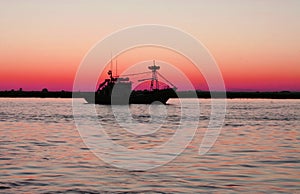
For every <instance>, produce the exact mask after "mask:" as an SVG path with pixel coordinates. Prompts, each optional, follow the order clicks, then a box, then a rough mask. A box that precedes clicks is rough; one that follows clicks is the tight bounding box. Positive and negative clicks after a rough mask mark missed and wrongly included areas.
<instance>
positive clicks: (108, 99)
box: [84, 61, 176, 104]
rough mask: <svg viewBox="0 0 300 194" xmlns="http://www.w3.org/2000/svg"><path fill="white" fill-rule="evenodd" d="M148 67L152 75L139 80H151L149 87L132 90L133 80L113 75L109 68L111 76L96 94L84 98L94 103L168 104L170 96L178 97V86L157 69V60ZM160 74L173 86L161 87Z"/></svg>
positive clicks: (101, 84) (100, 85)
mask: <svg viewBox="0 0 300 194" xmlns="http://www.w3.org/2000/svg"><path fill="white" fill-rule="evenodd" d="M148 69H149V70H151V72H152V77H151V78H145V79H141V80H138V81H140V82H142V81H147V80H148V81H149V80H150V88H149V89H146V90H138V91H136V90H132V82H131V81H130V79H129V77H119V76H113V72H112V70H109V71H108V75H109V78H108V79H105V80H104V81H103V82H102V83H100V84H99V87H98V89H97V91H96V92H95V94H93V95H86V96H84V98H85V100H86V101H87V102H88V103H94V104H151V103H153V102H160V103H163V104H166V103H167V101H168V100H169V98H171V97H176V93H175V91H176V87H175V86H174V85H173V84H172V83H171V82H169V81H168V80H167V79H166V78H164V77H163V76H162V75H161V74H160V73H159V72H158V71H157V70H159V69H160V66H157V65H155V61H153V65H151V66H148ZM143 73H145V72H143ZM143 73H136V74H131V75H138V74H143ZM148 73H149V72H148ZM158 76H160V77H161V78H162V79H163V80H165V81H166V82H167V83H168V84H170V85H171V86H172V88H171V87H170V86H169V85H165V86H164V88H160V86H159V85H160V84H159V81H158Z"/></svg>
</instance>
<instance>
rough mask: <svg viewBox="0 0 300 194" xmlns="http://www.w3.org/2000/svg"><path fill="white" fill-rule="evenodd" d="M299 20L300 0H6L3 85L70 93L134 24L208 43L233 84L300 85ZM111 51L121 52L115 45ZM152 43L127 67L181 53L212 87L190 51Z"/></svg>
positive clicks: (0, 44)
mask: <svg viewBox="0 0 300 194" xmlns="http://www.w3.org/2000/svg"><path fill="white" fill-rule="evenodd" d="M299 21H300V1H299V0H294V1H292V0H244V1H241V0H226V1H221V0H210V1H208V0H207V1H206V0H189V1H184V0H163V1H162V0H119V1H117V0H111V1H104V0H103V1H100V0H99V1H96V0H95V1H85V0H60V1H53V0H44V1H39V0H35V1H34V0H26V1H21V0H19V1H15V0H2V1H0V28H1V31H0V90H11V89H15V90H16V89H19V88H23V90H42V89H43V88H48V89H49V90H69V91H70V90H72V85H73V79H74V76H75V74H76V71H77V68H78V67H79V65H80V62H81V61H82V59H83V57H84V56H85V55H86V53H87V52H88V51H89V49H90V48H92V46H93V45H95V43H97V42H98V41H99V40H101V39H103V38H104V37H105V36H108V35H109V34H110V33H113V32H115V31H117V30H120V29H122V28H125V27H128V26H132V25H142V24H162V25H167V26H173V27H176V28H179V29H181V30H183V31H185V32H188V33H189V34H191V35H192V36H194V37H195V38H197V39H198V41H200V42H201V43H203V44H204V45H205V46H206V47H207V49H208V50H209V52H210V53H211V54H212V55H213V57H214V58H215V60H216V62H217V64H218V65H219V68H220V70H221V72H222V75H223V78H224V82H225V85H226V88H227V90H230V91H281V90H290V91H300V22H299ZM107 49H108V52H111V51H112V52H113V45H112V47H111V48H107ZM148 49H149V48H144V49H139V50H136V51H134V50H132V51H130V52H128V53H124V54H123V55H122V56H120V57H118V62H119V63H118V64H119V66H121V67H120V69H122V68H123V70H125V69H126V68H127V67H129V66H130V64H131V63H138V62H139V61H144V60H151V59H157V60H165V61H167V62H168V63H173V62H174V63H176V60H175V59H176V57H177V58H178V57H179V58H181V59H182V60H180V61H181V63H178V64H174V65H175V66H177V67H178V68H180V69H182V71H183V73H186V75H187V76H188V77H189V78H190V79H191V82H192V83H193V84H194V85H195V87H196V88H197V89H206V88H205V86H204V85H205V84H202V82H204V81H203V80H202V78H199V77H197V76H196V74H195V75H194V74H192V73H189V72H191V71H192V70H191V69H189V68H190V66H189V65H188V63H189V62H188V61H184V60H183V57H180V56H176V55H175V54H174V55H173V54H172V52H169V51H161V50H160V48H158V49H157V50H155V51H153V52H149V50H148ZM160 51H161V52H160ZM135 52H136V53H139V54H138V55H137V54H136V53H135ZM151 54H152V55H153V56H151ZM135 56H139V57H135ZM141 56H144V58H143V57H141ZM122 64H124V65H123V67H122ZM120 71H121V70H120ZM169 77H170V78H171V79H172V75H169ZM173 77H174V76H173ZM174 79H175V80H174V81H175V82H176V78H174ZM177 82H178V80H177ZM177 84H180V83H177ZM180 89H189V88H185V86H184V85H180Z"/></svg>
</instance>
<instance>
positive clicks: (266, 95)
mask: <svg viewBox="0 0 300 194" xmlns="http://www.w3.org/2000/svg"><path fill="white" fill-rule="evenodd" d="M91 93H93V92H70V91H47V90H43V91H19V90H17V91H14V90H11V91H0V98H72V97H73V98H83V96H84V95H86V94H91ZM177 93H178V94H179V95H180V97H181V98H194V97H195V93H194V91H178V92H177ZM212 93H213V94H214V95H213V98H223V95H221V94H223V93H222V92H212ZM197 97H198V98H211V93H210V92H208V91H197ZM174 98H177V96H174ZM226 98H251V99H259V98H260V99H300V92H289V91H281V92H226Z"/></svg>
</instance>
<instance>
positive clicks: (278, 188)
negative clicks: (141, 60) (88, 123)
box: [0, 98, 300, 193]
mask: <svg viewBox="0 0 300 194" xmlns="http://www.w3.org/2000/svg"><path fill="white" fill-rule="evenodd" d="M186 100H187V101H188V102H192V101H193V100H196V99H186ZM78 101H81V102H82V106H83V107H87V106H92V105H89V104H84V100H83V99H78ZM169 102H170V103H171V104H172V105H169V106H168V109H170V110H171V111H173V112H172V115H171V116H172V118H165V120H166V121H167V123H165V126H166V127H164V129H163V130H160V131H157V133H158V134H154V135H153V134H152V135H151V136H148V135H144V136H140V137H138V138H132V136H131V135H128V134H125V133H124V132H118V131H119V128H120V126H118V125H117V124H116V123H115V121H114V119H113V117H112V112H111V110H110V109H109V108H108V107H107V106H100V105H97V107H96V109H97V112H98V113H99V118H98V119H99V120H100V122H101V124H102V126H104V127H105V128H106V129H109V131H108V133H109V134H110V135H111V136H113V140H114V141H116V142H117V143H118V144H122V145H124V146H127V147H130V146H131V147H133V148H134V149H141V148H145V147H147V146H154V145H159V144H162V143H164V142H165V141H166V140H167V139H168V138H170V136H172V134H173V132H174V131H173V130H174V127H176V125H178V124H179V118H180V112H178V111H177V110H178V109H179V101H178V100H171V101H169ZM199 102H200V103H201V104H202V105H203V107H204V108H203V111H202V115H201V116H200V122H199V129H198V131H197V134H196V135H195V137H194V139H193V141H192V143H191V144H189V145H188V147H187V149H186V150H185V151H184V152H183V153H182V154H181V155H180V156H178V157H177V158H176V159H175V160H173V161H171V162H170V163H168V164H167V165H164V166H161V167H158V168H154V169H151V170H146V171H143V170H140V171H128V170H124V169H120V168H116V167H113V166H111V165H109V164H107V163H105V162H103V161H102V160H100V159H99V158H97V157H96V156H95V155H94V154H93V153H92V152H91V151H90V149H89V148H87V146H86V145H85V144H84V143H83V140H82V139H81V138H80V135H79V132H78V131H77V129H76V127H75V122H74V119H73V114H72V100H71V99H3V98H2V99H0V150H1V151H0V167H1V168H0V189H1V190H0V192H3V193H17V192H18V193H24V192H28V193H60V192H61V193H68V192H70V193H99V192H101V193H105V192H108V193H112V192H116V193H118V192H151V193H152V192H160V193H173V192H182V193H194V192H214V193H232V192H249V193H253V192H265V193H274V192H283V193H299V192H300V186H299V185H300V152H299V150H300V127H299V126H300V100H249V99H245V100H240V99H236V100H228V101H227V103H228V105H227V106H228V107H227V115H226V120H225V123H224V127H223V129H222V131H221V134H220V136H219V138H218V140H217V141H216V143H215V145H214V147H213V148H212V149H211V150H210V151H209V152H208V153H207V154H205V155H202V156H201V155H198V149H199V144H200V143H201V140H202V138H203V133H204V131H205V126H206V125H207V123H208V119H209V107H210V106H209V103H210V101H209V100H200V101H199ZM131 108H132V111H133V118H134V119H135V120H137V121H138V122H139V123H144V124H145V123H146V124H147V123H149V118H150V117H149V112H147V111H145V110H147V109H148V108H147V107H146V106H145V105H135V106H132V107H131ZM191 109H192V107H191ZM191 111H192V110H191ZM83 114H84V117H83V119H89V117H92V115H88V114H87V113H83ZM170 119H171V120H170ZM168 121H172V122H169V123H168ZM127 159H128V160H130V158H127ZM116 162H117V161H116Z"/></svg>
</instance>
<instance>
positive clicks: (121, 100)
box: [84, 89, 176, 105]
mask: <svg viewBox="0 0 300 194" xmlns="http://www.w3.org/2000/svg"><path fill="white" fill-rule="evenodd" d="M172 97H176V93H175V92H174V90H173V89H164V90H154V91H132V92H131V94H130V97H129V99H128V97H127V98H126V96H117V97H113V99H112V97H111V96H110V95H103V94H98V93H94V94H91V95H88V96H84V98H85V100H86V101H87V102H88V103H92V104H109V105H110V104H124V105H125V104H152V103H153V102H160V103H162V104H166V103H167V101H168V100H169V98H172Z"/></svg>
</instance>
